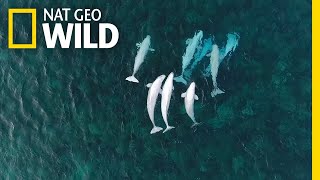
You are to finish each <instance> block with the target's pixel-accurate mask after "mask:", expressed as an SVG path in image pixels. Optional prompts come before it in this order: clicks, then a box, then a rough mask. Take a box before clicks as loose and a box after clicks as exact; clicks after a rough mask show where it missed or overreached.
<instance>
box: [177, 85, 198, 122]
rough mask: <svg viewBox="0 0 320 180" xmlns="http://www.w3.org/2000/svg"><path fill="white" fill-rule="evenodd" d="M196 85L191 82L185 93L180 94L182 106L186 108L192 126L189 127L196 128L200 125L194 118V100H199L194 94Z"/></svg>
mask: <svg viewBox="0 0 320 180" xmlns="http://www.w3.org/2000/svg"><path fill="white" fill-rule="evenodd" d="M195 89H196V84H195V83H194V82H192V83H191V84H190V86H189V88H188V89H187V91H186V92H184V93H182V94H181V97H182V98H184V105H185V108H186V112H187V114H188V116H189V117H190V118H191V120H192V121H193V125H192V126H191V127H194V126H197V125H199V124H200V123H198V122H197V121H196V118H195V117H194V108H193V107H194V100H199V97H198V96H197V95H196V94H195Z"/></svg>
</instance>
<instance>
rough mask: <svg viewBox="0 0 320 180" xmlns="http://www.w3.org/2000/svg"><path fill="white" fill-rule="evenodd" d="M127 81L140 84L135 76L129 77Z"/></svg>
mask: <svg viewBox="0 0 320 180" xmlns="http://www.w3.org/2000/svg"><path fill="white" fill-rule="evenodd" d="M126 80H127V81H130V82H135V83H139V81H138V79H137V78H136V77H134V76H129V77H127V78H126Z"/></svg>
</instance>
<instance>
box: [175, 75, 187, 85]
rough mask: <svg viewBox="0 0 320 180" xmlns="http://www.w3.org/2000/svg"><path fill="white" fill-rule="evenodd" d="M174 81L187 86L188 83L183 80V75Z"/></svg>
mask: <svg viewBox="0 0 320 180" xmlns="http://www.w3.org/2000/svg"><path fill="white" fill-rule="evenodd" d="M174 80H175V81H176V82H181V83H183V84H187V81H186V80H185V79H184V78H183V76H182V75H180V76H177V77H175V78H174Z"/></svg>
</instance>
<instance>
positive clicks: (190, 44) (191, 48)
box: [174, 31, 203, 84]
mask: <svg viewBox="0 0 320 180" xmlns="http://www.w3.org/2000/svg"><path fill="white" fill-rule="evenodd" d="M202 37H203V32H202V31H199V32H198V33H195V34H194V36H193V38H192V39H187V41H186V44H187V48H186V52H185V53H184V55H183V56H182V72H181V75H180V76H177V77H175V78H174V80H175V81H176V82H182V83H183V84H187V81H186V80H185V79H184V77H183V76H184V75H183V74H184V72H185V70H186V68H187V67H188V65H189V64H190V63H191V60H192V59H193V56H194V54H195V52H196V49H197V48H198V47H199V45H200V44H201V40H202Z"/></svg>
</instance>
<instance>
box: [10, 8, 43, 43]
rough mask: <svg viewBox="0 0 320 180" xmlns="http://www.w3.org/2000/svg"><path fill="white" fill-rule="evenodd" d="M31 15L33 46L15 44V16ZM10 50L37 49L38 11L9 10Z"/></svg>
mask: <svg viewBox="0 0 320 180" xmlns="http://www.w3.org/2000/svg"><path fill="white" fill-rule="evenodd" d="M14 14H31V17H32V23H31V24H32V25H31V26H32V36H31V38H32V40H31V44H14V43H13V32H14V29H13V22H14V20H13V15H14ZM8 48H9V49H35V48H37V10H36V9H9V11H8Z"/></svg>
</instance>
